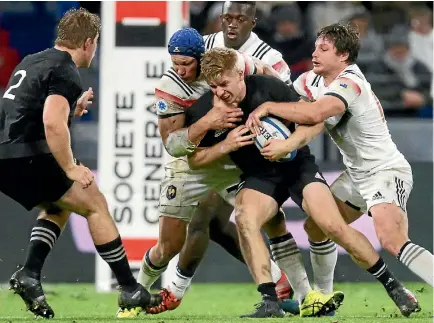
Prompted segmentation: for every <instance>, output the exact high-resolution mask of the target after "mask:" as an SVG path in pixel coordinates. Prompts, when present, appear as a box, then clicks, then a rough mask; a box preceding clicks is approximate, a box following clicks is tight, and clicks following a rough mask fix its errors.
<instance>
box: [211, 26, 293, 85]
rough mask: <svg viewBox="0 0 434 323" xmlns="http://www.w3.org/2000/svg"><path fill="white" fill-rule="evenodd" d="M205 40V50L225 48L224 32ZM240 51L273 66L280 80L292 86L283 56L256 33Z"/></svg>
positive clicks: (251, 35)
mask: <svg viewBox="0 0 434 323" xmlns="http://www.w3.org/2000/svg"><path fill="white" fill-rule="evenodd" d="M204 40H205V50H209V49H211V48H215V47H219V48H221V47H225V43H224V39H223V32H222V31H220V32H218V33H215V34H211V35H206V36H204ZM238 51H239V52H241V53H244V54H247V55H249V56H252V57H254V58H256V59H259V60H260V61H262V62H264V63H266V64H268V65H270V66H272V67H273V68H274V69H275V70H276V71H277V72H278V73H279V75H280V79H281V80H282V81H283V82H286V83H288V84H291V71H290V69H289V67H288V65H287V64H286V63H285V61H284V60H283V57H282V54H281V53H280V52H279V51H277V50H275V49H274V48H272V47H271V46H270V45H268V44H267V43H266V42H264V41H262V40H261V39H260V38H259V37H258V35H256V34H255V33H254V32H251V33H250V37H249V38H248V39H247V41H246V42H245V43H244V44H243V46H241V47H240V49H238Z"/></svg>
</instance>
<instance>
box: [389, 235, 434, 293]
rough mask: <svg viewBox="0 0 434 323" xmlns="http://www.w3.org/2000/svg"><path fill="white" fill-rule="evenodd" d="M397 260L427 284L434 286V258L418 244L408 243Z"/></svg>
mask: <svg viewBox="0 0 434 323" xmlns="http://www.w3.org/2000/svg"><path fill="white" fill-rule="evenodd" d="M396 258H398V260H399V261H400V262H402V263H403V264H404V265H405V266H407V267H408V269H410V270H411V271H412V272H414V273H415V274H416V275H418V276H419V277H420V278H422V279H423V280H424V281H425V282H426V283H428V284H430V285H431V286H433V281H434V278H433V275H434V273H433V268H434V266H433V264H434V257H433V255H432V254H431V253H430V252H429V251H427V250H426V249H424V248H422V247H421V246H418V245H417V244H414V243H412V242H410V241H407V242H406V243H405V244H404V245H403V246H402V248H401V250H400V251H399V254H398V256H397V257H396Z"/></svg>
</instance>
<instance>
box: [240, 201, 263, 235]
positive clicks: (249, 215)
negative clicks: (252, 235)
mask: <svg viewBox="0 0 434 323" xmlns="http://www.w3.org/2000/svg"><path fill="white" fill-rule="evenodd" d="M254 213H255V212H254V210H251V209H250V208H249V207H248V206H246V205H238V206H237V207H236V208H235V223H236V224H237V228H238V231H239V232H240V233H241V234H243V233H247V232H250V231H254V230H259V228H258V224H257V221H256V219H255V216H254Z"/></svg>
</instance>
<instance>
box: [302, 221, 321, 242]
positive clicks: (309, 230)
mask: <svg viewBox="0 0 434 323" xmlns="http://www.w3.org/2000/svg"><path fill="white" fill-rule="evenodd" d="M303 227H304V231H305V232H306V234H307V236H308V237H309V239H310V240H311V241H324V240H325V239H326V235H325V234H324V232H322V230H321V229H320V228H319V227H318V225H317V224H316V223H315V221H314V220H312V218H310V217H308V218H307V219H306V220H305V221H304V225H303Z"/></svg>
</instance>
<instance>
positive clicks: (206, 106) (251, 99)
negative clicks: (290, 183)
mask: <svg viewBox="0 0 434 323" xmlns="http://www.w3.org/2000/svg"><path fill="white" fill-rule="evenodd" d="M245 82H246V97H245V98H244V100H243V101H242V102H240V104H239V108H241V109H242V111H243V112H244V115H243V117H242V121H241V122H240V123H239V125H241V124H245V123H246V121H247V118H248V116H249V114H250V113H251V112H253V110H255V109H256V108H257V107H258V106H259V105H261V104H262V103H264V102H267V101H272V102H296V101H298V100H299V95H298V94H297V93H296V92H295V91H294V89H293V88H292V87H288V85H287V84H285V83H284V82H282V81H281V80H279V79H277V78H275V77H273V76H268V75H249V76H246V78H245ZM213 96H214V95H213V93H212V92H211V91H209V92H207V93H205V94H204V95H203V96H201V97H200V98H199V99H198V100H197V101H196V102H195V103H194V104H193V105H192V106H191V107H190V108H188V109H187V111H186V126H190V125H191V124H193V123H195V122H196V121H198V120H199V119H200V118H202V117H203V116H205V115H206V114H207V113H208V111H209V110H211V109H212V107H213ZM286 124H287V125H288V127H289V129H290V130H291V132H292V131H294V130H295V125H294V124H293V123H291V124H288V123H286ZM230 131H231V129H227V130H226V131H221V130H217V131H215V130H212V131H208V133H207V134H206V135H205V137H204V138H203V139H202V141H201V143H200V145H199V146H200V147H211V146H213V145H215V144H217V143H219V142H221V141H223V140H224V139H225V138H226V137H227V134H228V133H229V132H230ZM306 156H311V155H310V150H309V147H307V146H305V147H302V148H301V149H299V151H298V153H297V156H296V158H295V159H294V160H293V161H291V162H286V163H278V162H271V161H268V160H266V159H265V158H264V157H263V156H262V155H261V153H260V152H259V150H258V148H257V147H256V146H255V145H254V144H253V145H249V146H245V147H242V148H240V149H238V150H237V151H234V152H231V153H230V157H231V159H232V160H233V161H234V163H235V164H236V165H237V166H238V167H239V168H240V169H241V171H242V172H243V173H244V174H245V175H251V174H252V175H256V174H264V173H265V174H270V175H279V174H283V173H285V174H287V173H288V171H289V170H290V169H291V167H290V166H289V165H290V164H291V163H292V162H298V161H301V160H302V158H303V157H306ZM282 172H283V173H282Z"/></svg>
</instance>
